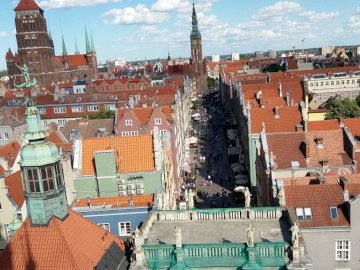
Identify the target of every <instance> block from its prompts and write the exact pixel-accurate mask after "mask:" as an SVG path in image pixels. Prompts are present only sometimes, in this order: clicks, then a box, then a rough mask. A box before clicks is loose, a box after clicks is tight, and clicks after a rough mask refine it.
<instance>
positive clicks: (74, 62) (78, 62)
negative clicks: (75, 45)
mask: <svg viewBox="0 0 360 270" xmlns="http://www.w3.org/2000/svg"><path fill="white" fill-rule="evenodd" d="M55 57H56V60H57V61H58V62H61V63H64V61H65V57H64V56H62V55H60V56H55ZM67 59H68V63H69V67H83V66H87V61H86V55H85V54H73V55H68V56H67Z"/></svg>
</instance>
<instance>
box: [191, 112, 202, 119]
mask: <svg viewBox="0 0 360 270" xmlns="http://www.w3.org/2000/svg"><path fill="white" fill-rule="evenodd" d="M191 117H192V118H198V117H200V113H194V114H193V115H191Z"/></svg>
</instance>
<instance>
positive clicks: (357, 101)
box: [355, 95, 360, 107]
mask: <svg viewBox="0 0 360 270" xmlns="http://www.w3.org/2000/svg"><path fill="white" fill-rule="evenodd" d="M355 102H356V104H357V105H358V106H359V107H360V95H358V96H357V97H356V99H355Z"/></svg>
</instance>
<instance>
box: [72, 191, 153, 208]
mask: <svg viewBox="0 0 360 270" xmlns="http://www.w3.org/2000/svg"><path fill="white" fill-rule="evenodd" d="M89 200H90V202H91V206H103V205H104V204H105V205H106V206H111V208H118V207H127V206H129V201H130V200H132V202H133V206H152V205H153V203H154V195H153V194H149V195H147V194H145V195H135V196H117V197H104V198H92V199H87V198H84V199H78V200H76V202H75V204H74V207H89V205H88V203H89Z"/></svg>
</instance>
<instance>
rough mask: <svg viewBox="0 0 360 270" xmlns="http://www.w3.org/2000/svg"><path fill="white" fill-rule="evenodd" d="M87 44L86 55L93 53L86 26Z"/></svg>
mask: <svg viewBox="0 0 360 270" xmlns="http://www.w3.org/2000/svg"><path fill="white" fill-rule="evenodd" d="M85 43H86V53H91V47H90V43H89V36H88V33H87V29H86V26H85Z"/></svg>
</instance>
